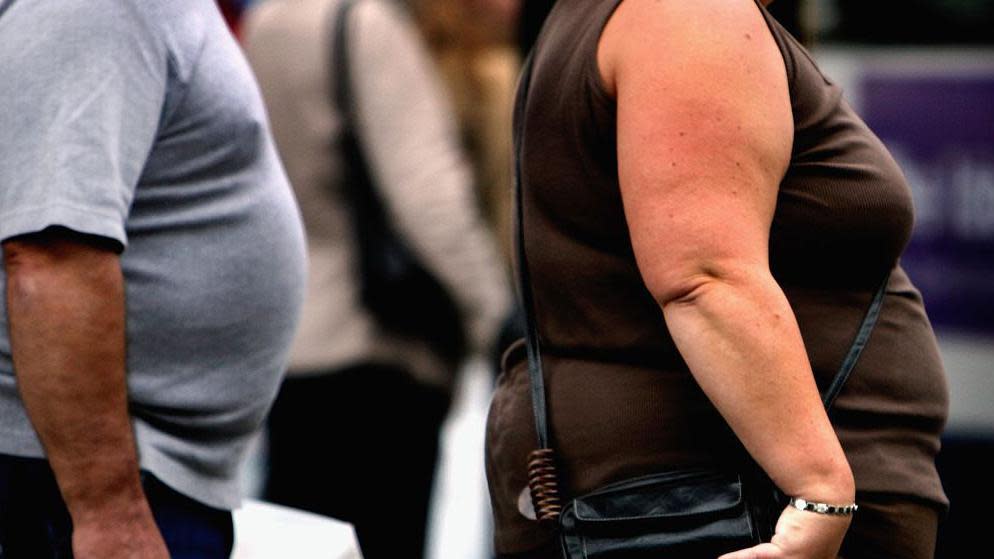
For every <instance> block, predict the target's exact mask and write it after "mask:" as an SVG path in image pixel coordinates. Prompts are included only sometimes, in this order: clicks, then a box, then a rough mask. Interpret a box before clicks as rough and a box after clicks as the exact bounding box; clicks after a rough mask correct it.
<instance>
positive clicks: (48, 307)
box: [3, 228, 169, 559]
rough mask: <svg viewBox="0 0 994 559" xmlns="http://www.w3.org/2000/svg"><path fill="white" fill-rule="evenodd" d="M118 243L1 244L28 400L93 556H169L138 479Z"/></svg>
mask: <svg viewBox="0 0 994 559" xmlns="http://www.w3.org/2000/svg"><path fill="white" fill-rule="evenodd" d="M114 249H115V247H113V246H109V245H108V244H107V243H106V242H104V241H101V240H99V239H98V238H94V237H86V236H82V235H78V234H75V233H72V232H70V231H67V230H64V229H58V228H52V229H48V230H46V231H45V232H42V233H39V234H35V235H29V236H24V237H17V238H14V239H10V240H7V241H5V242H4V243H3V252H4V266H5V268H6V273H7V293H6V296H7V309H8V320H9V327H10V341H11V350H12V354H13V360H14V369H15V371H16V375H17V381H18V386H19V389H20V393H21V397H22V399H23V401H24V405H25V408H26V409H27V412H28V416H29V417H30V419H31V422H32V424H33V426H34V428H35V430H36V431H37V432H38V435H39V437H40V439H41V441H42V444H43V445H44V447H45V450H46V453H47V455H48V460H49V463H50V464H51V467H52V470H53V471H54V472H55V476H56V479H57V481H58V484H59V488H60V490H61V492H62V496H63V499H64V500H65V502H66V505H67V507H68V509H69V512H70V514H71V516H72V519H73V526H74V534H73V548H74V551H75V554H76V557H77V558H78V559H86V558H89V557H94V558H96V557H100V558H108V557H114V558H118V557H143V558H144V557H168V556H169V555H168V552H167V551H166V548H165V545H164V544H163V542H162V538H161V536H160V535H159V533H158V529H157V528H156V526H155V522H154V519H153V518H152V514H151V510H150V509H149V506H148V503H147V501H146V500H145V496H144V493H143V491H142V486H141V481H140V477H139V468H138V458H137V453H136V450H135V441H134V435H133V433H132V429H131V422H130V419H129V415H128V403H127V388H126V383H125V311H124V309H125V306H124V300H125V297H124V280H123V277H122V274H121V266H120V260H119V257H118V254H117V252H116V250H114Z"/></svg>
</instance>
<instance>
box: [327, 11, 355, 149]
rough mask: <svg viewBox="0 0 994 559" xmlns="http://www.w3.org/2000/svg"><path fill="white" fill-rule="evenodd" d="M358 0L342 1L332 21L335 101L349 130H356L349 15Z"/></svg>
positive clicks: (332, 67) (332, 72)
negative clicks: (350, 59)
mask: <svg viewBox="0 0 994 559" xmlns="http://www.w3.org/2000/svg"><path fill="white" fill-rule="evenodd" d="M355 5H356V0H342V2H340V3H339V4H338V7H337V8H336V9H335V10H334V11H333V13H332V17H333V19H332V20H331V29H332V43H331V55H332V58H331V62H332V64H331V72H330V74H331V76H332V88H333V92H332V95H333V99H334V103H335V107H337V108H338V110H339V112H340V113H341V114H342V118H343V119H344V120H345V127H346V129H348V130H353V129H354V122H355V121H354V118H355V115H354V108H353V105H352V79H351V71H352V70H351V68H350V67H349V54H348V24H349V13H350V12H351V11H352V8H353V7H355Z"/></svg>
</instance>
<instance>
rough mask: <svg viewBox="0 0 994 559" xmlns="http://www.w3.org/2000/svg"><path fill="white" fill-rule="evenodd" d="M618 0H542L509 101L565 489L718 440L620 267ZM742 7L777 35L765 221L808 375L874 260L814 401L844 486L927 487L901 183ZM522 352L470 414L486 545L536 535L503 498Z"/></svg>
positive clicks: (813, 70) (920, 342)
mask: <svg viewBox="0 0 994 559" xmlns="http://www.w3.org/2000/svg"><path fill="white" fill-rule="evenodd" d="M618 4H620V0H601V1H593V0H559V2H558V4H557V5H556V8H555V9H554V10H553V12H552V14H551V15H550V16H549V19H548V21H547V23H546V26H545V28H544V30H543V32H542V35H541V36H540V38H539V42H538V44H537V46H536V50H535V59H534V69H533V74H532V84H531V91H530V94H529V97H528V99H527V104H526V107H525V110H524V113H523V119H524V122H523V129H524V136H523V143H522V148H521V157H522V159H521V165H522V168H521V170H522V185H523V191H524V207H525V210H524V230H525V239H526V254H527V258H528V263H529V266H530V268H531V276H532V289H533V293H534V297H535V312H536V317H537V320H538V324H539V330H540V335H541V337H542V342H543V344H544V345H543V347H542V349H543V357H544V358H545V370H546V377H547V392H548V397H549V407H550V410H549V413H550V426H551V432H552V437H553V445H554V446H555V447H556V448H557V451H558V453H559V456H560V459H561V462H562V463H561V468H562V472H561V473H562V477H563V480H564V484H565V485H566V487H565V490H566V493H567V494H568V495H575V494H578V493H583V492H586V491H589V490H591V489H593V488H595V487H597V486H599V485H602V484H604V483H609V482H612V481H617V480H618V479H621V478H624V477H628V476H634V475H641V474H646V473H650V472H652V471H654V470H658V469H660V468H661V467H668V466H673V465H685V464H689V463H694V462H700V461H708V460H714V459H716V458H719V459H720V457H721V456H722V454H723V453H724V452H726V451H727V450H728V449H729V448H732V447H733V446H734V445H732V444H731V443H732V441H730V440H729V437H730V436H731V435H730V433H729V430H728V428H727V427H726V426H725V424H724V423H723V422H722V421H721V419H720V417H719V416H718V413H717V411H716V410H715V409H714V407H713V406H712V405H711V404H710V402H709V401H708V400H707V398H706V397H705V396H704V394H703V393H702V392H701V390H700V388H699V387H698V386H697V384H696V383H695V381H694V379H693V378H692V376H691V375H690V372H689V371H688V370H687V366H686V364H685V363H684V361H683V359H682V358H681V357H680V354H679V353H678V352H677V349H676V347H675V346H674V343H673V340H672V338H671V337H670V335H669V332H668V331H667V328H666V324H665V322H664V321H663V316H662V311H661V310H660V308H659V307H658V305H657V303H656V302H655V300H654V299H653V298H652V296H651V295H650V293H649V292H648V290H647V289H646V287H645V285H644V283H643V281H642V277H641V276H640V274H639V271H638V269H637V268H636V264H635V258H634V255H633V252H632V247H631V242H630V239H629V232H628V227H627V224H626V221H625V216H624V212H623V209H622V201H621V195H620V192H619V187H618V170H617V161H616V145H615V124H616V122H615V105H614V101H613V99H612V98H611V97H610V96H609V95H608V94H607V93H605V91H604V88H603V85H602V83H601V78H600V72H599V70H598V66H597V47H598V42H599V39H600V35H601V32H602V30H603V28H604V26H605V25H606V23H607V20H608V19H609V18H610V16H611V14H612V13H613V12H614V10H615V8H616V7H617V6H618ZM760 9H761V10H762V11H763V14H764V17H766V19H767V22H768V23H769V27H770V30H771V32H772V33H773V36H774V38H775V39H776V42H777V44H778V46H779V48H780V50H781V52H782V54H783V58H784V62H785V65H786V69H787V75H788V80H789V87H790V97H791V101H792V110H793V115H794V125H795V140H794V147H793V154H792V158H791V162H790V168H789V171H788V172H787V174H786V176H785V178H784V180H783V182H782V183H781V185H780V194H779V198H778V201H777V208H776V212H775V216H774V219H773V225H772V230H771V237H770V265H771V268H772V271H773V274H774V276H775V277H776V279H777V281H778V282H779V283H780V285H781V286H782V288H783V289H784V291H785V293H786V295H787V297H788V299H789V301H790V303H791V306H792V308H793V310H794V312H795V314H796V316H797V320H798V323H799V325H800V329H801V334H802V336H803V338H804V342H805V346H806V349H807V352H808V355H809V357H810V360H811V364H812V367H813V369H814V372H815V375H816V380H817V381H818V383H819V385H820V386H821V387H822V388H824V387H825V385H826V384H827V383H828V382H830V381H831V379H832V377H833V376H834V374H835V372H836V371H837V370H838V368H839V366H840V365H841V361H842V359H843V357H844V355H845V353H846V351H847V350H848V349H849V345H850V343H851V342H852V340H853V337H854V336H855V334H856V330H857V328H858V327H859V324H860V321H861V319H862V316H863V314H864V313H865V311H866V309H867V307H868V305H869V302H870V299H871V297H872V295H873V292H874V291H875V289H876V288H877V286H878V285H879V282H880V281H882V279H883V277H884V275H885V274H886V273H887V271H888V270H893V273H892V276H891V280H890V283H889V285H888V289H887V295H886V298H885V302H884V306H883V309H882V314H881V316H880V320H879V322H878V324H877V327H876V329H875V331H874V332H873V335H872V337H871V338H870V340H869V343H868V346H867V348H866V350H865V351H864V353H863V355H862V357H861V359H860V362H859V364H858V365H857V366H856V369H855V370H854V372H853V374H852V377H851V378H850V380H849V383H848V384H847V385H846V387H845V389H844V390H843V392H842V394H841V395H840V397H839V399H838V400H837V402H836V404H835V408H834V411H833V414H832V420H833V424H834V425H835V427H836V430H837V432H838V435H839V438H840V439H841V441H842V446H843V448H844V449H845V451H846V454H847V456H848V458H849V462H850V464H851V465H852V468H853V471H854V473H855V477H856V485H857V489H858V490H859V491H872V492H887V493H896V494H900V495H906V496H909V497H911V498H914V499H921V500H925V501H927V502H931V503H934V504H936V505H937V506H940V507H942V506H945V505H946V503H947V501H946V497H945V495H944V493H943V491H942V486H941V484H940V482H939V477H938V474H937V472H936V469H935V455H936V453H937V452H938V449H939V436H940V432H941V430H942V428H943V426H944V423H945V420H946V415H947V408H948V396H947V387H946V381H945V376H944V372H943V367H942V363H941V361H940V358H939V352H938V349H937V346H936V340H935V336H934V334H933V332H932V329H931V326H930V325H929V322H928V318H927V317H926V315H925V309H924V306H923V304H922V299H921V296H920V294H919V293H918V291H917V290H916V289H915V288H914V287H913V286H912V284H911V282H910V281H909V279H908V277H907V275H906V274H905V273H904V271H903V270H902V269H901V267H900V266H899V264H898V258H899V257H900V255H901V252H902V251H903V249H904V246H905V244H906V243H907V241H908V238H909V236H910V233H911V228H912V224H913V213H912V212H913V209H912V203H911V195H910V191H909V189H908V185H907V183H906V181H905V178H904V177H903V175H902V173H901V171H900V169H899V168H898V166H897V165H896V163H895V162H894V160H893V159H892V158H891V156H890V154H889V153H888V152H887V149H886V148H885V147H884V146H883V144H882V143H881V142H880V140H879V139H878V138H877V137H876V136H875V135H874V134H873V133H872V132H871V131H870V130H869V129H868V128H867V127H866V125H865V124H864V123H863V122H862V121H861V120H860V119H859V117H857V116H856V115H855V113H854V112H853V111H852V109H851V108H850V107H849V105H848V104H847V103H846V101H845V100H843V98H842V91H841V90H840V89H839V87H837V86H836V85H834V84H833V83H832V82H831V81H830V80H828V79H827V78H825V77H824V76H823V75H822V74H821V72H820V71H819V69H818V67H817V65H816V64H815V63H814V62H813V61H812V59H811V57H810V56H809V54H808V53H807V51H806V50H805V49H804V48H803V47H801V46H800V45H799V44H798V43H797V41H796V40H795V39H794V38H793V37H791V36H790V34H789V33H788V32H787V31H786V30H784V29H783V28H782V27H781V26H780V25H779V24H778V23H777V22H776V21H775V20H774V19H773V18H772V17H771V16H769V14H768V13H767V12H766V10H765V9H763V8H762V7H760ZM664 55H665V53H661V56H664ZM526 369H527V363H526V358H525V354H524V351H523V347H522V346H521V345H520V344H519V345H518V346H516V347H515V348H512V350H511V351H509V353H508V355H506V356H505V374H504V375H503V376H502V378H501V380H500V383H499V386H498V390H497V393H496V395H495V397H494V401H493V404H492V407H491V414H490V418H489V421H488V432H487V446H488V460H487V469H488V476H489V480H490V486H491V493H492V497H493V506H494V510H495V516H496V528H497V532H496V543H497V547H498V551H499V552H504V553H506V552H511V551H515V550H521V549H528V548H529V547H534V546H535V545H536V544H538V543H541V542H542V541H544V540H545V539H547V538H548V534H547V533H546V532H544V531H543V530H542V529H541V528H539V527H538V526H536V525H535V523H533V522H530V521H528V520H527V519H526V518H525V517H524V516H523V515H522V514H521V513H520V512H519V510H518V509H519V507H518V502H517V499H518V497H519V495H520V493H521V491H522V489H523V488H524V487H525V483H526V481H525V475H524V474H525V464H526V456H527V453H528V452H529V451H530V450H532V449H534V448H535V444H536V443H535V440H536V439H535V434H534V426H533V425H532V416H531V409H530V405H531V400H530V396H529V394H528V375H527V370H526Z"/></svg>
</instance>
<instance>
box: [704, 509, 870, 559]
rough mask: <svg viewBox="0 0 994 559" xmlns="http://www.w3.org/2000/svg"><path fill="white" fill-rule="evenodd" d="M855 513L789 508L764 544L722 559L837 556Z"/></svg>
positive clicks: (791, 558)
mask: <svg viewBox="0 0 994 559" xmlns="http://www.w3.org/2000/svg"><path fill="white" fill-rule="evenodd" d="M851 521H852V517H851V516H829V515H825V514H817V513H813V512H806V511H800V510H797V509H795V508H794V507H787V508H786V509H784V511H783V513H781V514H780V520H779V521H777V529H776V533H775V534H774V535H773V540H772V541H771V542H770V543H764V544H760V545H757V546H756V547H751V548H749V549H743V550H741V551H736V552H734V553H726V554H725V555H722V556H721V557H719V558H718V559H835V558H836V557H837V556H838V553H839V547H840V546H841V545H842V538H844V537H845V535H846V530H848V529H849V523H850V522H851Z"/></svg>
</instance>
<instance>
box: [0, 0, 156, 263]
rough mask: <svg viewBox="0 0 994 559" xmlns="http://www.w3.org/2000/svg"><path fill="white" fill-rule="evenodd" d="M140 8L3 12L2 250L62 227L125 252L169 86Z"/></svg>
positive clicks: (115, 1)
mask: <svg viewBox="0 0 994 559" xmlns="http://www.w3.org/2000/svg"><path fill="white" fill-rule="evenodd" d="M140 4H142V3H141V2H131V1H122V0H87V1H82V0H79V1H76V0H73V1H64V0H31V1H20V2H14V3H13V4H12V5H10V6H9V8H8V9H7V10H6V11H5V12H2V13H0V76H2V79H0V100H2V102H0V240H6V239H9V238H11V237H14V236H17V235H24V234H28V233H34V232H38V231H42V230H44V229H46V228H48V227H52V226H61V227H66V228H69V229H72V230H74V231H77V232H80V233H85V234H90V235H98V236H102V237H106V238H109V239H112V240H114V241H117V242H118V243H120V244H121V246H122V247H124V246H126V245H127V236H126V233H125V221H126V219H127V215H128V211H129V208H130V206H131V201H132V199H133V196H134V191H135V187H136V185H137V183H138V180H139V177H140V175H141V172H142V168H143V166H144V163H145V160H146V159H147V157H148V155H149V152H150V151H151V147H152V143H153V142H154V140H155V137H156V133H157V130H158V127H159V121H160V118H161V114H162V106H163V103H164V98H165V91H166V80H167V75H168V64H167V62H168V53H167V50H166V47H165V43H164V41H162V40H161V39H160V38H159V37H157V36H156V34H155V33H154V32H153V30H152V29H151V28H150V27H149V25H147V23H146V17H145V14H144V13H143V12H142V8H141V7H140Z"/></svg>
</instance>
